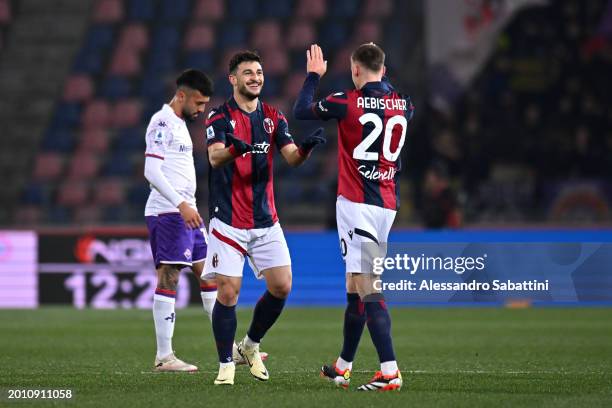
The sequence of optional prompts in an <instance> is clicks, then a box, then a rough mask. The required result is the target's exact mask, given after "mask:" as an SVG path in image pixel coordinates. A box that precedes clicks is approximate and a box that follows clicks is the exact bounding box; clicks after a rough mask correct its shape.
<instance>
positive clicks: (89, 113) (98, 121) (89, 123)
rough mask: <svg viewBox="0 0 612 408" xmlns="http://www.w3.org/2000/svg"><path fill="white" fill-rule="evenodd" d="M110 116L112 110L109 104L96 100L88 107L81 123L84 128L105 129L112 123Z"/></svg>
mask: <svg viewBox="0 0 612 408" xmlns="http://www.w3.org/2000/svg"><path fill="white" fill-rule="evenodd" d="M110 114H111V108H110V106H109V104H108V102H107V101H104V100H100V99H95V100H93V101H91V102H89V103H88V104H87V105H86V107H85V110H84V112H83V115H82V117H81V123H82V124H83V127H84V128H89V127H101V128H105V127H106V126H108V124H109V123H110Z"/></svg>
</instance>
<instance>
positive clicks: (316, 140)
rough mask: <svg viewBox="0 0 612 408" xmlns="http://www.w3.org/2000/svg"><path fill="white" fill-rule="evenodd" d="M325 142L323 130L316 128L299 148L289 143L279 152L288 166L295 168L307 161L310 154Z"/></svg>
mask: <svg viewBox="0 0 612 408" xmlns="http://www.w3.org/2000/svg"><path fill="white" fill-rule="evenodd" d="M326 142H327V140H326V139H325V137H324V134H323V128H318V129H317V130H315V131H314V132H312V133H311V134H310V135H308V137H307V138H306V140H304V141H303V142H302V144H301V145H300V146H299V147H298V146H296V145H295V144H293V143H290V144H288V145H286V146H284V147H283V148H282V149H281V151H280V152H281V154H282V155H283V157H284V158H285V160H286V161H287V163H289V165H290V166H292V167H297V166H299V165H301V164H302V163H304V162H305V161H306V159H308V157H309V156H310V153H311V152H312V150H313V149H314V148H315V147H316V146H318V145H320V144H324V143H326Z"/></svg>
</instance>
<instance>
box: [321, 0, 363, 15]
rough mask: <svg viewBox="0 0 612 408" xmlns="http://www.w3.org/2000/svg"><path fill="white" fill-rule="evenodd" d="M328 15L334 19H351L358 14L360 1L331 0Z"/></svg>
mask: <svg viewBox="0 0 612 408" xmlns="http://www.w3.org/2000/svg"><path fill="white" fill-rule="evenodd" d="M329 3H330V9H329V13H328V16H329V17H332V18H334V19H350V18H353V17H355V15H357V11H358V10H359V2H358V1H355V0H334V1H330V2H329Z"/></svg>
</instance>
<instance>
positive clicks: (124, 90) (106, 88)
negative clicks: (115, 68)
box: [100, 76, 132, 100]
mask: <svg viewBox="0 0 612 408" xmlns="http://www.w3.org/2000/svg"><path fill="white" fill-rule="evenodd" d="M100 95H102V96H103V97H105V98H107V99H111V100H117V99H121V98H127V97H128V96H130V95H132V84H131V82H130V80H129V79H127V78H123V77H118V76H110V77H108V78H106V80H105V81H104V83H103V84H102V87H101V89H100Z"/></svg>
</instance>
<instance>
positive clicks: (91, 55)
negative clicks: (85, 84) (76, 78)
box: [73, 50, 104, 74]
mask: <svg viewBox="0 0 612 408" xmlns="http://www.w3.org/2000/svg"><path fill="white" fill-rule="evenodd" d="M103 61H104V58H103V56H102V54H101V53H100V52H98V51H88V50H82V51H80V52H79V53H78V54H77V57H76V58H75V61H74V67H73V71H74V72H75V73H84V74H98V73H100V72H101V71H102V68H103V67H104V64H103Z"/></svg>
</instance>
